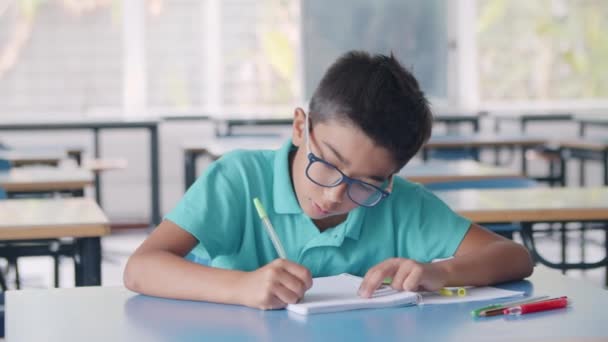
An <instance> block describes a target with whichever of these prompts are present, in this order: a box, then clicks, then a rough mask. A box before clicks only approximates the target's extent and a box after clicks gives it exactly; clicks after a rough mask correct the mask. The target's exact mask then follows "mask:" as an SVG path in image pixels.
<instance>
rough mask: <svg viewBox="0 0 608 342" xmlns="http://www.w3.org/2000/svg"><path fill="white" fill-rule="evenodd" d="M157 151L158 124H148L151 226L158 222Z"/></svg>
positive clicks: (158, 179) (158, 178)
mask: <svg viewBox="0 0 608 342" xmlns="http://www.w3.org/2000/svg"><path fill="white" fill-rule="evenodd" d="M159 159H160V157H159V152H158V126H150V183H151V190H152V196H151V197H152V199H151V201H152V203H151V209H152V222H151V223H152V224H151V225H152V226H156V225H157V224H159V223H160V220H161V217H160V184H159V182H160V176H159V173H160V171H159V169H158V167H159V166H158V164H159Z"/></svg>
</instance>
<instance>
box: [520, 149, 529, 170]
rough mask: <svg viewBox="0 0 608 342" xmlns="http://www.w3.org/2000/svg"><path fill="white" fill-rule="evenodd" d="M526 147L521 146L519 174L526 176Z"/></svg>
mask: <svg viewBox="0 0 608 342" xmlns="http://www.w3.org/2000/svg"><path fill="white" fill-rule="evenodd" d="M527 151H528V148H527V147H525V146H522V147H521V174H522V175H524V176H525V177H528V161H527V159H526V152H527Z"/></svg>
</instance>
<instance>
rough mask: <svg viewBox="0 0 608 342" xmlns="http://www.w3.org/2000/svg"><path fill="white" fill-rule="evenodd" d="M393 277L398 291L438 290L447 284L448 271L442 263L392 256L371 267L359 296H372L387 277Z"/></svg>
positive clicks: (393, 283) (393, 282)
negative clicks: (426, 262)
mask: <svg viewBox="0 0 608 342" xmlns="http://www.w3.org/2000/svg"><path fill="white" fill-rule="evenodd" d="M389 277H390V278H393V281H392V283H391V287H392V288H394V289H395V290H398V291H419V290H425V291H436V290H439V289H440V288H442V287H443V286H445V284H446V279H447V272H446V271H445V270H444V269H443V268H442V267H441V265H440V263H428V264H423V263H419V262H417V261H414V260H411V259H405V258H392V259H388V260H385V261H383V262H381V263H379V264H378V265H376V266H374V267H372V268H370V269H369V270H368V271H367V273H366V274H365V277H364V278H363V282H362V283H361V287H360V289H359V296H361V297H364V298H370V297H371V296H372V294H373V293H374V291H376V289H377V288H378V287H380V285H382V282H383V281H384V279H385V278H389Z"/></svg>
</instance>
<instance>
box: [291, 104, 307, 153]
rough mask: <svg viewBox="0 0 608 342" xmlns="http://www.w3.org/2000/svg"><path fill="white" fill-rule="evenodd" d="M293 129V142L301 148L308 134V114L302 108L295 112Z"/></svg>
mask: <svg viewBox="0 0 608 342" xmlns="http://www.w3.org/2000/svg"><path fill="white" fill-rule="evenodd" d="M292 125H293V127H292V132H291V142H292V143H293V144H294V145H296V146H298V147H300V145H302V144H303V143H304V134H305V132H306V114H305V113H304V110H303V109H302V108H300V107H298V108H296V109H295V110H294V111H293V124H292Z"/></svg>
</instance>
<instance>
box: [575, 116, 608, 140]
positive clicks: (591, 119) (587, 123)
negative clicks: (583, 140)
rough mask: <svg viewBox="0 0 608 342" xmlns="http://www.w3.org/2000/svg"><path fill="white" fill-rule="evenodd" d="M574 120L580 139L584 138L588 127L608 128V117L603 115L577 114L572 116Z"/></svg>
mask: <svg viewBox="0 0 608 342" xmlns="http://www.w3.org/2000/svg"><path fill="white" fill-rule="evenodd" d="M574 120H575V121H576V122H578V133H579V136H581V137H583V136H585V133H586V131H587V128H588V127H592V126H608V116H605V115H604V116H601V115H599V114H596V115H590V114H587V115H585V114H577V115H575V116H574Z"/></svg>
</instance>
